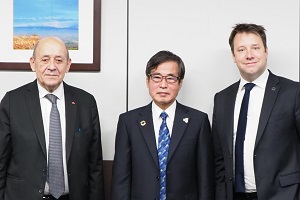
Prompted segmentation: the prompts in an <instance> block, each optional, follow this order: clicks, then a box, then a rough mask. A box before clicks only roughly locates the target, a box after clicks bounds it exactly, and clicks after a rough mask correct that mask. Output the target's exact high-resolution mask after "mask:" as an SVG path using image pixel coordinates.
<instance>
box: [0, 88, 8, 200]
mask: <svg viewBox="0 0 300 200" xmlns="http://www.w3.org/2000/svg"><path fill="white" fill-rule="evenodd" d="M10 156H11V134H10V121H9V93H6V95H5V96H4V98H3V99H2V101H1V104H0V200H3V199H4V191H5V185H6V175H7V166H8V162H9V160H10Z"/></svg>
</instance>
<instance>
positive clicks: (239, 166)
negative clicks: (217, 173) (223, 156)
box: [235, 83, 255, 192]
mask: <svg viewBox="0 0 300 200" xmlns="http://www.w3.org/2000/svg"><path fill="white" fill-rule="evenodd" d="M254 86H255V84H254V83H246V84H245V86H244V87H245V94H244V97H243V101H242V105H241V110H240V115H239V121H238V127H237V132H236V141H235V192H245V179H244V140H245V133H246V127H247V114H248V104H249V97H250V91H251V90H252V88H253V87H254Z"/></svg>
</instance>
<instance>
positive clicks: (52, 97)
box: [45, 94, 57, 104]
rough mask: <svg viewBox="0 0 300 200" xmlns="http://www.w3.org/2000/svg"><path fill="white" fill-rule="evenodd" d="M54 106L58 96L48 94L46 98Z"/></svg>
mask: <svg viewBox="0 0 300 200" xmlns="http://www.w3.org/2000/svg"><path fill="white" fill-rule="evenodd" d="M45 97H46V98H47V99H48V100H49V101H50V102H51V103H52V104H56V100H57V96H55V95H54V94H47V95H46V96H45Z"/></svg>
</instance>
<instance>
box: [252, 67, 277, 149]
mask: <svg viewBox="0 0 300 200" xmlns="http://www.w3.org/2000/svg"><path fill="white" fill-rule="evenodd" d="M279 90H280V85H279V79H278V78H277V77H276V76H275V75H274V74H272V73H271V72H270V74H269V78H268V82H267V85H266V90H265V96H264V100H263V104H262V108H261V114H260V118H259V124H258V129H257V135H256V140H255V147H256V146H257V144H258V142H259V140H260V138H261V136H262V134H263V132H264V130H265V128H266V125H267V122H268V120H269V117H270V114H271V111H272V109H273V106H274V104H275V100H276V97H277V95H278V93H279Z"/></svg>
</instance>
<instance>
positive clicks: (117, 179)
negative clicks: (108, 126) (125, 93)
mask: <svg viewBox="0 0 300 200" xmlns="http://www.w3.org/2000/svg"><path fill="white" fill-rule="evenodd" d="M130 190H131V147H130V140H129V136H128V131H127V128H126V123H125V120H124V118H123V115H120V117H119V121H118V127H117V133H116V141H115V156H114V164H113V169H112V189H111V199H112V200H129V199H130Z"/></svg>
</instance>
